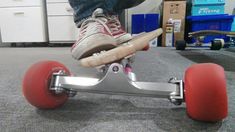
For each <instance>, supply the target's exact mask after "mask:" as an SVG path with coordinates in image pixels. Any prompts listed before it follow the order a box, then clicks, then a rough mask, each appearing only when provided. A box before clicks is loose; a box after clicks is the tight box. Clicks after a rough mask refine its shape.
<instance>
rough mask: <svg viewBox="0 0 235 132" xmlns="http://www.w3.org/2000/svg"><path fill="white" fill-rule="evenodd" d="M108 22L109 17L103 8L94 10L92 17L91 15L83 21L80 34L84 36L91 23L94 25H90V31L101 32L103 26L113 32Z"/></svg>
mask: <svg viewBox="0 0 235 132" xmlns="http://www.w3.org/2000/svg"><path fill="white" fill-rule="evenodd" d="M107 22H108V19H107V18H106V17H105V15H104V14H103V10H102V9H101V8H98V9H96V10H95V11H94V12H93V14H92V17H89V18H88V19H86V20H85V21H84V22H83V23H82V25H81V29H80V35H81V36H84V35H85V34H86V32H87V29H88V27H89V25H90V24H92V23H93V24H94V26H91V27H89V31H91V32H99V31H102V30H103V28H105V29H106V30H107V31H108V32H109V33H110V34H111V31H110V28H109V27H108V26H107V24H106V23H107Z"/></svg>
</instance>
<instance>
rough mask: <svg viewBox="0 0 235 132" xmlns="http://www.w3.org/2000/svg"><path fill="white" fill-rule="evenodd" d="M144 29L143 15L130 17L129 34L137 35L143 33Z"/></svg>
mask: <svg viewBox="0 0 235 132" xmlns="http://www.w3.org/2000/svg"><path fill="white" fill-rule="evenodd" d="M144 28H145V16H144V14H134V15H132V21H131V33H132V34H139V33H142V32H144Z"/></svg>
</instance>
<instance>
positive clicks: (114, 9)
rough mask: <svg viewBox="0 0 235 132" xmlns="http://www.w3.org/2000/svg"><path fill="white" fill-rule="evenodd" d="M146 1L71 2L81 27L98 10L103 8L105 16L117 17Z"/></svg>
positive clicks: (76, 20)
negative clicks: (112, 15)
mask: <svg viewBox="0 0 235 132" xmlns="http://www.w3.org/2000/svg"><path fill="white" fill-rule="evenodd" d="M143 1H144V0H69V3H70V5H71V7H72V8H73V10H74V21H75V23H76V24H77V26H80V25H81V23H82V21H83V20H84V19H86V18H88V17H90V16H91V15H92V13H93V11H94V10H95V9H97V8H102V9H103V10H104V13H105V14H114V15H117V14H119V13H120V12H122V11H123V10H124V9H127V8H130V7H134V6H136V5H138V4H140V3H142V2H143Z"/></svg>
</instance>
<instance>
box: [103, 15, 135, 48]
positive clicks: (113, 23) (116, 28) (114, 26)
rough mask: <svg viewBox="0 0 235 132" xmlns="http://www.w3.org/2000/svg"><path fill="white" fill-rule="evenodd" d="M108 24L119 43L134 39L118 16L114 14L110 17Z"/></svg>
mask: <svg viewBox="0 0 235 132" xmlns="http://www.w3.org/2000/svg"><path fill="white" fill-rule="evenodd" d="M107 25H108V27H109V29H110V30H111V33H112V35H113V37H114V38H115V39H116V41H117V44H122V43H124V42H127V41H129V40H131V39H132V36H131V34H129V33H127V32H126V31H125V30H123V28H122V26H121V23H120V21H119V19H118V16H116V15H112V16H109V17H108V22H107Z"/></svg>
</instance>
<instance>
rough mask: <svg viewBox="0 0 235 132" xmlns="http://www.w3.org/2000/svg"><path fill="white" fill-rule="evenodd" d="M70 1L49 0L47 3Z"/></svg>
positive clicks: (66, 0) (65, 0)
mask: <svg viewBox="0 0 235 132" xmlns="http://www.w3.org/2000/svg"><path fill="white" fill-rule="evenodd" d="M59 2H68V0H47V3H59Z"/></svg>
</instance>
